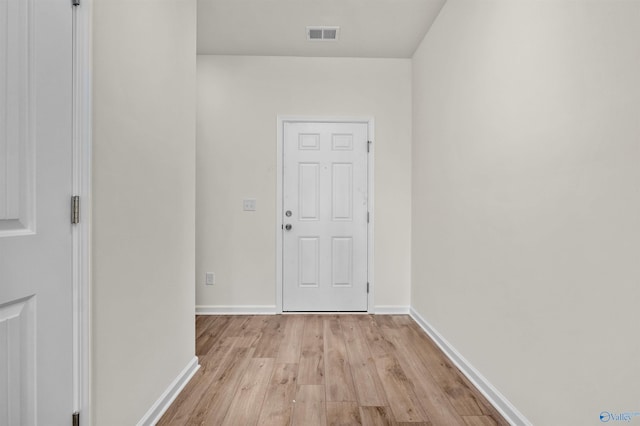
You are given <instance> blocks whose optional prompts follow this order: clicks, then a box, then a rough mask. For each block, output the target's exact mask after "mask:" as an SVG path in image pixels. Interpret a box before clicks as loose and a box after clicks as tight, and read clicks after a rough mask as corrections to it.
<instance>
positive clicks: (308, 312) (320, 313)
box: [282, 311, 369, 315]
mask: <svg viewBox="0 0 640 426" xmlns="http://www.w3.org/2000/svg"><path fill="white" fill-rule="evenodd" d="M282 315H369V312H367V311H282Z"/></svg>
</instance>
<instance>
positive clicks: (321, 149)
mask: <svg viewBox="0 0 640 426" xmlns="http://www.w3.org/2000/svg"><path fill="white" fill-rule="evenodd" d="M367 135H368V127H367V124H366V123H319V122H310V123H296V122H285V123H284V141H283V143H284V147H283V155H284V158H283V173H284V175H283V217H282V223H283V224H284V226H283V230H282V232H283V233H284V234H283V244H282V246H283V292H282V294H283V301H282V302H283V303H282V307H283V310H284V311H343V312H344V311H366V310H367V222H368V218H367V206H368V191H367V187H368V183H367V172H368V170H367V168H368V163H367V160H368V159H367V145H368V141H367Z"/></svg>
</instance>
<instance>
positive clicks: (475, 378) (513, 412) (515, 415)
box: [410, 307, 532, 426]
mask: <svg viewBox="0 0 640 426" xmlns="http://www.w3.org/2000/svg"><path fill="white" fill-rule="evenodd" d="M410 315H411V317H412V318H413V319H414V320H415V321H416V322H417V323H418V325H420V327H422V329H423V330H424V331H425V332H426V333H427V334H428V335H429V337H431V339H432V340H433V341H434V342H435V343H436V344H437V345H438V347H439V348H440V349H441V350H442V352H444V354H445V355H446V356H447V358H449V359H450V360H451V362H452V363H453V364H454V365H455V366H456V367H458V369H459V370H460V371H461V372H462V374H464V375H465V376H466V377H467V379H469V381H470V382H471V383H472V384H473V385H474V386H475V387H476V388H477V389H478V390H479V391H480V392H481V393H482V395H484V397H485V398H487V400H488V401H489V403H491V405H493V406H494V407H495V408H496V410H498V411H499V412H500V414H502V416H503V417H504V418H505V420H507V421H508V422H509V424H511V425H514V426H520V425H522V426H531V425H532V423H531V422H530V421H529V420H527V418H526V417H525V416H524V415H523V414H522V413H521V412H520V411H518V409H517V408H516V407H514V406H513V404H511V402H509V400H508V399H507V398H505V396H504V395H502V394H501V393H500V391H498V390H497V389H496V388H495V387H494V386H493V385H492V384H491V383H489V381H488V380H487V379H486V378H485V377H484V376H483V375H482V374H480V372H479V371H478V370H476V369H475V368H474V367H473V366H472V365H471V364H470V363H469V361H467V360H466V359H465V358H464V357H463V356H462V355H461V354H460V353H459V352H458V351H457V350H456V349H455V348H454V347H453V346H451V344H450V343H449V342H447V340H446V339H445V338H444V337H442V335H441V334H440V333H438V331H436V329H435V328H433V327H432V326H431V324H429V323H428V322H427V320H425V319H424V318H423V317H422V316H421V315H420V314H419V313H418V312H417V311H416V310H415V309H414V308H413V307H411V310H410Z"/></svg>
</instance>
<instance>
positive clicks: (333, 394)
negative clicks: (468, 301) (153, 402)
mask: <svg viewBox="0 0 640 426" xmlns="http://www.w3.org/2000/svg"><path fill="white" fill-rule="evenodd" d="M196 355H197V356H198V357H199V359H200V365H201V368H200V370H199V371H198V372H197V373H196V375H195V376H194V377H193V379H192V380H191V382H190V383H189V384H188V385H187V386H186V387H185V389H184V390H183V391H182V393H181V394H180V395H179V396H178V398H176V400H175V401H174V403H173V404H172V405H171V407H169V409H168V410H167V412H166V413H165V414H164V416H163V417H162V419H161V420H160V422H159V423H158V425H161V426H163V425H164V426H167V425H180V426H181V425H211V426H217V425H233V426H236V425H237V426H248V425H260V426H262V425H273V426H281V425H282V426H284V425H295V426H313V425H320V426H324V425H372V426H377V425H394V426H402V425H405V426H408V425H413V426H418V425H430V426H440V425H466V426H474V425H501V426H502V425H508V423H507V422H506V421H505V420H504V419H503V418H502V417H501V416H500V415H499V414H498V412H497V411H496V410H495V409H494V408H493V407H492V406H491V405H490V404H489V403H488V402H487V401H486V400H485V399H484V397H483V396H482V395H481V394H480V393H479V392H478V391H477V390H476V389H475V388H473V387H472V386H471V384H470V383H469V382H468V381H467V380H466V378H465V377H464V376H463V375H462V374H461V373H460V372H459V371H458V370H457V369H456V368H455V367H454V366H453V365H452V364H451V363H450V362H449V361H448V360H447V358H446V357H445V356H444V355H443V354H442V352H441V351H440V350H439V349H438V347H437V346H436V345H435V344H434V343H433V342H432V341H431V340H430V339H429V337H428V336H427V335H426V334H425V333H424V332H423V331H422V330H421V329H420V327H419V326H418V325H417V324H416V323H415V322H414V321H413V320H412V319H411V318H410V317H409V316H407V315H276V316H247V315H238V316H198V317H197V318H196Z"/></svg>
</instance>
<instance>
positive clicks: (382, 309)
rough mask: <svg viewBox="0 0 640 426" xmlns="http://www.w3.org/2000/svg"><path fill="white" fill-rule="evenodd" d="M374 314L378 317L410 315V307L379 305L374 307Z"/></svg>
mask: <svg viewBox="0 0 640 426" xmlns="http://www.w3.org/2000/svg"><path fill="white" fill-rule="evenodd" d="M373 313H374V314H376V315H407V314H408V313H409V307H408V306H401V305H400V306H398V305H378V306H374V307H373Z"/></svg>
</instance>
